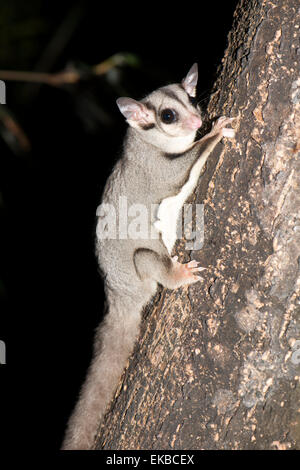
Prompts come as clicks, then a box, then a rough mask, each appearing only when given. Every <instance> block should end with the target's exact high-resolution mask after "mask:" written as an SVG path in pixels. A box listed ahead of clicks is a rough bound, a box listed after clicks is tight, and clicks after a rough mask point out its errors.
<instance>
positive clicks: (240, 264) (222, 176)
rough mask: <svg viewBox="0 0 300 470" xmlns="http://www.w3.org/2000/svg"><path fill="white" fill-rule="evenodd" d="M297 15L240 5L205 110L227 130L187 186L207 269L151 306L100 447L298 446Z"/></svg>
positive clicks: (285, 6)
mask: <svg viewBox="0 0 300 470" xmlns="http://www.w3.org/2000/svg"><path fill="white" fill-rule="evenodd" d="M299 17H300V5H299V1H298V0H272V1H269V0H249V1H241V2H240V4H239V5H238V7H237V9H236V12H235V15H234V25H233V29H232V32H231V33H230V34H229V45H228V48H227V50H226V52H225V57H224V59H223V67H222V70H221V71H220V75H219V79H218V80H217V83H216V86H215V91H214V93H213V95H212V97H211V101H210V105H209V112H210V115H211V116H217V115H227V116H231V117H232V116H236V117H237V124H236V131H237V136H236V139H235V140H234V141H228V140H227V141H226V142H224V143H223V144H219V146H218V148H217V150H216V152H214V155H213V156H212V158H211V159H210V161H209V163H208V165H207V169H206V172H205V174H204V176H203V178H202V180H201V185H199V187H198V188H197V191H196V195H195V198H194V200H195V201H196V202H198V203H204V204H205V243H204V247H203V249H202V250H201V251H199V252H196V251H195V252H193V253H192V254H191V257H192V258H195V259H196V260H198V261H200V262H201V266H207V267H208V270H207V271H206V274H205V275H204V277H205V280H204V281H202V283H197V284H196V285H194V286H192V287H190V288H188V289H179V290H177V291H174V292H171V291H167V290H163V291H161V292H160V293H159V294H158V295H157V297H156V299H155V301H154V302H153V305H152V306H151V308H149V309H148V310H147V312H148V314H147V315H146V318H145V319H144V322H143V326H142V331H141V335H140V340H139V343H138V345H137V347H136V349H135V352H134V354H133V356H132V358H131V360H130V363H129V366H128V369H127V370H126V371H125V374H124V376H123V379H122V381H121V383H120V387H119V390H118V391H117V393H116V397H115V400H114V403H113V404H112V408H111V411H110V412H109V413H107V415H106V419H105V422H104V423H103V425H102V426H101V429H100V430H99V434H98V438H97V442H96V448H97V449H185V450H186V449H295V448H299V447H300V416H299V412H300V384H299V380H300V354H299V353H300V321H299V313H300V278H299V260H300V248H299V247H300V216H299V213H300V158H299V157H300V155H299V150H300V74H299V60H300V45H299ZM177 254H179V256H180V257H181V259H184V260H188V259H189V256H190V253H188V252H186V251H185V250H184V245H183V243H180V244H179V245H178V247H177Z"/></svg>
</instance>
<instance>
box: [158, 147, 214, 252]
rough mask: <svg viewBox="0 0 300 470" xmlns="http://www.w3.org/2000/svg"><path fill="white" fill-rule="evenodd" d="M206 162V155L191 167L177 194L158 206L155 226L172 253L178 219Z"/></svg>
mask: <svg viewBox="0 0 300 470" xmlns="http://www.w3.org/2000/svg"><path fill="white" fill-rule="evenodd" d="M205 162H206V156H205V157H204V156H202V157H200V158H199V159H198V160H197V161H196V163H195V164H194V166H193V167H192V169H191V172H190V176H189V179H188V181H187V182H186V183H185V184H184V185H183V186H182V188H181V190H180V192H179V193H178V194H176V196H171V197H167V198H166V199H163V200H162V201H161V203H160V205H159V207H158V211H157V220H156V221H155V222H154V227H155V228H156V230H158V232H160V233H161V237H162V240H163V242H164V244H165V246H166V248H167V250H168V252H169V254H171V252H172V249H173V247H174V244H175V242H176V239H177V221H178V217H179V214H180V211H181V209H182V206H183V204H184V202H185V201H186V200H187V198H188V197H189V195H190V194H191V193H192V192H193V190H194V189H195V187H196V185H197V182H198V179H199V176H200V172H201V170H202V168H203V165H204V164H205Z"/></svg>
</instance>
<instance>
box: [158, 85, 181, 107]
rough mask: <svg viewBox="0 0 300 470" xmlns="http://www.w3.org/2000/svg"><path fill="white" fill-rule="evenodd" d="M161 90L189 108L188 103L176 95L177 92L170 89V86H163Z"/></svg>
mask: <svg viewBox="0 0 300 470" xmlns="http://www.w3.org/2000/svg"><path fill="white" fill-rule="evenodd" d="M160 91H161V92H162V93H164V94H165V95H167V96H168V97H169V98H171V99H173V100H175V101H177V102H178V103H180V104H181V105H182V106H183V107H184V108H187V106H186V104H185V103H184V102H183V101H182V100H181V99H180V98H178V96H177V95H176V93H174V91H172V90H169V89H168V88H161V89H160Z"/></svg>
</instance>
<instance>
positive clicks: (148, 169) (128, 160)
mask: <svg viewBox="0 0 300 470" xmlns="http://www.w3.org/2000/svg"><path fill="white" fill-rule="evenodd" d="M191 72H192V76H191V77H190V78H189V74H188V75H187V77H186V78H185V80H184V81H183V82H182V84H181V85H178V84H174V85H169V86H168V87H164V88H162V89H158V90H156V91H155V92H153V93H151V94H150V95H148V96H147V97H146V98H145V99H144V100H143V101H142V102H135V100H131V99H128V98H121V99H119V100H118V106H119V107H120V109H121V112H123V111H124V114H125V117H126V118H127V122H128V123H129V125H130V127H129V129H128V131H127V135H126V138H125V142H124V151H123V156H122V158H121V160H119V161H118V162H117V164H116V166H115V168H114V170H113V172H112V174H111V175H110V177H109V179H108V181H107V184H106V187H105V190H104V193H103V198H102V201H103V202H104V203H109V204H112V205H113V206H114V207H116V208H117V207H118V203H119V197H120V196H126V198H127V202H128V206H130V205H132V204H136V203H141V204H143V205H144V206H146V207H147V209H148V213H149V214H150V212H151V205H153V204H160V203H161V202H162V201H163V200H164V199H165V198H168V197H170V196H174V195H176V194H177V193H178V192H179V191H180V188H182V186H183V185H184V183H185V182H186V181H187V179H188V178H189V174H190V171H191V168H192V167H193V165H194V163H195V161H196V160H197V156H198V155H199V146H201V145H203V152H202V154H201V156H200V162H201V165H200V169H199V172H200V171H201V168H202V167H203V165H204V163H205V161H206V159H207V157H208V155H209V154H210V153H211V151H212V149H213V148H214V147H215V145H216V144H217V143H218V142H219V141H220V140H221V138H222V136H223V129H224V127H225V125H226V124H228V123H229V120H228V119H223V121H222V120H220V121H219V122H218V124H217V125H216V126H215V127H214V128H213V130H212V131H211V132H210V134H208V135H207V136H205V137H204V138H203V139H201V141H199V142H196V143H194V139H195V136H196V129H190V130H189V132H188V131H187V129H185V128H183V127H184V126H183V124H182V123H183V121H184V119H187V122H188V123H190V125H194V124H195V123H196V124H195V125H197V122H198V121H197V116H198V120H199V118H200V110H199V109H196V108H195V107H193V106H192V104H191V103H190V100H189V97H188V94H187V93H186V92H185V90H184V86H185V83H187V84H188V85H187V86H188V89H189V90H190V92H191V93H193V90H194V88H195V86H196V82H197V80H196V78H195V74H196V73H197V66H196V64H195V65H194V66H193V67H192V69H191ZM174 93H175V94H176V96H177V99H175V98H174V97H173V96H172V95H173V94H174ZM180 101H182V102H183V104H181V103H180ZM145 104H146V106H145ZM166 107H167V108H172V109H173V108H174V109H175V110H176V111H178V115H179V117H180V119H179V122H176V123H174V124H165V125H164V124H163V123H161V122H160V120H159V113H160V110H161V109H162V108H166ZM122 110H123V111H122ZM189 116H193V117H192V118H191V120H190V121H188V119H189ZM194 121H195V122H194ZM152 124H153V125H152ZM143 126H144V127H145V126H147V129H145V128H143ZM227 130H228V129H227ZM176 149H177V151H176ZM174 153H175V154H176V153H177V154H179V153H180V154H181V156H180V157H178V158H168V154H170V155H172V156H173V157H174ZM201 159H202V160H201ZM197 161H199V160H197ZM117 221H119V215H118V214H117ZM96 253H97V257H98V260H99V265H100V267H101V269H102V271H103V273H104V277H105V293H106V297H107V302H108V307H109V308H108V313H107V315H106V317H105V320H104V322H103V324H101V325H100V327H99V328H98V331H97V334H96V339H95V346H94V358H93V360H92V363H91V366H90V368H89V371H88V374H87V378H86V382H85V383H84V385H83V387H82V390H81V393H80V397H79V400H78V403H77V405H76V407H75V410H74V412H73V415H72V416H71V418H70V420H69V423H68V428H67V431H66V436H65V440H64V443H63V447H62V448H63V449H90V448H91V447H92V445H93V442H94V438H95V435H96V432H97V428H98V426H99V424H100V422H101V419H102V418H103V415H104V413H105V411H106V410H107V408H108V405H109V404H110V402H111V400H112V398H113V394H114V391H115V389H116V387H117V384H118V381H119V379H120V376H121V374H122V371H123V370H124V367H125V365H126V362H127V360H128V357H129V356H130V354H131V353H132V351H133V347H134V344H135V341H136V338H137V336H138V333H139V325H140V318H141V312H142V309H143V307H144V306H145V305H146V304H147V303H148V302H149V300H150V299H151V297H152V296H153V295H154V294H155V292H156V289H157V284H158V283H159V284H162V285H163V286H165V287H168V288H170V289H175V288H177V287H179V286H182V285H184V284H190V283H193V282H197V281H198V280H199V278H198V277H197V273H198V271H200V270H201V269H202V268H199V267H198V266H197V263H196V262H194V261H192V262H190V263H188V264H187V265H182V264H180V263H178V262H177V260H176V259H175V258H171V257H170V253H169V252H168V250H167V248H166V246H165V245H164V243H163V242H162V239H161V237H160V238H157V239H134V240H133V239H100V238H99V239H98V241H97V247H96Z"/></svg>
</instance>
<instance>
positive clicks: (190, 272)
mask: <svg viewBox="0 0 300 470" xmlns="http://www.w3.org/2000/svg"><path fill="white" fill-rule="evenodd" d="M177 259H178V256H174V257H173V258H172V262H173V280H174V281H175V282H176V283H177V284H178V286H184V285H187V284H194V283H195V282H198V281H201V280H203V278H202V277H200V276H197V274H198V273H199V272H200V271H203V270H204V269H206V268H202V267H200V266H199V263H198V262H197V261H195V260H192V261H190V262H189V263H186V264H182V263H179V262H178V261H177Z"/></svg>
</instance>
